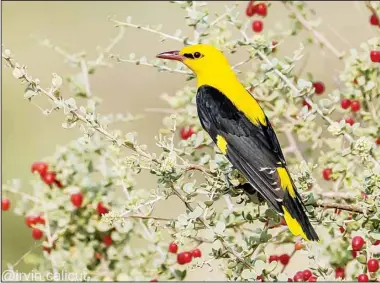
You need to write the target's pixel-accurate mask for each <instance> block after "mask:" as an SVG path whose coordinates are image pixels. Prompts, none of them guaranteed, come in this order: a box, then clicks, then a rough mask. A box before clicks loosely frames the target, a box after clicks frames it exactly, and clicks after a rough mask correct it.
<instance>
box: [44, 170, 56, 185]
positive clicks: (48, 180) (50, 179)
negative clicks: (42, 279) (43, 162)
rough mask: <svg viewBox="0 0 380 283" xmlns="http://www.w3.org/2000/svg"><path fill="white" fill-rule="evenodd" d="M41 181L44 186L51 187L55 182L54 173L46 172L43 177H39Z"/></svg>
mask: <svg viewBox="0 0 380 283" xmlns="http://www.w3.org/2000/svg"><path fill="white" fill-rule="evenodd" d="M41 178H42V181H44V183H45V184H46V185H52V184H53V183H54V182H55V173H54V172H47V173H45V174H43V175H41Z"/></svg>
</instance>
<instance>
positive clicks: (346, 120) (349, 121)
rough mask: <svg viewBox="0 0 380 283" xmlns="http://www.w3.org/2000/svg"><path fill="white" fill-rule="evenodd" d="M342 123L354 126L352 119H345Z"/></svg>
mask: <svg viewBox="0 0 380 283" xmlns="http://www.w3.org/2000/svg"><path fill="white" fill-rule="evenodd" d="M344 121H345V122H346V124H350V125H351V126H352V125H353V124H355V121H354V119H352V118H351V117H347V118H346V119H344Z"/></svg>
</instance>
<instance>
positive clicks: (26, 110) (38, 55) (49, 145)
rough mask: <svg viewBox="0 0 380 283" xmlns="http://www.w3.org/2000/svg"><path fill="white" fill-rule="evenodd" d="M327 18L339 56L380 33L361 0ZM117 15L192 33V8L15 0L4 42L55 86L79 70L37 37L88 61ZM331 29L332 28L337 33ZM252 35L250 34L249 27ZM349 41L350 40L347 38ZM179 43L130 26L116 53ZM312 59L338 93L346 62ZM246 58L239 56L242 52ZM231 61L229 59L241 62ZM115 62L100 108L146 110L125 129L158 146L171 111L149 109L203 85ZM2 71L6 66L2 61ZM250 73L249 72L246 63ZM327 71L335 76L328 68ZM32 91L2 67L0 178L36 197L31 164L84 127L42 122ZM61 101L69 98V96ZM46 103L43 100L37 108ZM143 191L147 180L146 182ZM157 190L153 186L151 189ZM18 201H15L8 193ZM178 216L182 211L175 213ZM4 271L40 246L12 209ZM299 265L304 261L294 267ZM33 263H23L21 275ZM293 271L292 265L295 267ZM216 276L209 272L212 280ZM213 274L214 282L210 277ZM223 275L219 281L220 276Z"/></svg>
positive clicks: (220, 6) (98, 79) (295, 41)
mask: <svg viewBox="0 0 380 283" xmlns="http://www.w3.org/2000/svg"><path fill="white" fill-rule="evenodd" d="M226 3H227V2H218V1H215V2H212V3H210V5H209V8H210V11H211V12H210V14H211V17H214V15H213V12H222V11H224V5H225V4H226ZM272 4H273V5H272V7H271V8H270V9H269V11H268V17H267V18H265V20H264V25H265V26H264V33H265V32H267V31H268V30H269V29H274V28H275V27H276V24H278V23H280V22H282V23H283V24H286V23H287V22H288V18H287V17H288V11H287V10H286V9H285V8H284V7H283V5H282V4H281V3H280V2H273V3H272ZM308 5H309V6H310V7H311V8H313V9H314V10H315V11H316V13H317V15H319V16H320V17H321V18H322V19H323V23H322V25H321V27H320V28H319V29H318V30H319V31H321V32H322V33H323V34H325V35H326V37H327V38H328V39H329V40H330V41H331V42H332V43H333V44H334V46H335V47H336V48H337V49H338V50H348V49H349V48H351V47H352V48H357V47H359V45H360V43H361V42H363V41H366V40H368V39H369V38H371V37H374V36H375V33H374V31H373V30H372V29H371V26H370V25H369V16H370V14H369V11H368V10H367V9H366V8H365V5H364V3H360V2H359V1H352V2H338V1H325V2H322V1H313V2H309V4H308ZM245 7H246V3H244V2H241V5H240V7H239V8H238V9H240V10H241V13H242V19H243V18H245ZM109 16H116V18H117V19H118V20H121V21H124V20H125V19H126V17H127V16H132V22H133V23H135V24H162V25H163V28H162V31H164V32H167V33H169V34H173V33H174V32H175V31H176V30H177V29H182V30H184V31H186V30H188V29H187V27H186V23H185V21H184V16H185V11H184V10H182V9H180V8H179V5H175V4H170V3H169V2H145V1H141V2H140V1H139V2H137V1H135V2H134V1H128V2H112V1H104V2H100V1H99V2H98V1H89V2H79V1H78V2H77V1H68V2H66V1H54V2H49V1H43V2H42V1H25V2H23V1H17V2H11V1H9V2H3V3H2V24H3V25H2V27H3V28H2V31H3V33H2V44H3V48H8V49H10V50H11V51H12V53H13V54H14V56H15V58H16V61H17V62H19V63H21V64H26V65H27V66H28V70H29V73H30V74H31V75H32V76H33V77H38V78H39V79H40V81H41V84H42V85H43V86H46V87H47V86H48V84H49V83H50V80H51V78H52V73H57V74H59V75H61V76H62V77H65V76H67V75H69V74H73V73H76V72H77V70H74V69H72V68H71V67H70V66H69V65H67V64H64V58H63V57H62V56H61V55H59V54H57V53H56V52H54V51H53V50H52V49H48V48H46V47H42V46H40V45H39V44H38V41H37V40H36V38H40V39H44V38H48V39H50V40H51V42H52V43H53V44H54V45H57V46H60V47H61V48H63V49H65V50H67V51H68V52H71V53H76V52H80V51H86V52H87V54H88V57H89V58H95V57H96V56H97V54H98V53H97V51H96V47H97V46H102V47H105V46H107V45H108V44H109V42H110V40H111V39H112V38H114V37H115V36H116V34H117V29H116V28H115V27H114V26H113V24H112V22H110V21H108V17H109ZM331 27H332V28H333V30H332V29H331ZM249 32H250V33H251V34H252V32H251V31H249ZM306 35H307V33H306V32H304V33H302V35H301V36H297V37H289V38H288V39H286V40H285V42H284V44H282V45H281V47H280V48H279V51H278V53H277V54H278V56H283V55H288V54H289V55H291V54H292V51H293V50H294V49H295V48H297V47H298V46H299V43H300V41H301V39H302V38H304V37H305V36H306ZM342 38H343V39H344V40H342ZM180 47H181V44H180V43H178V42H174V41H169V40H167V41H165V42H163V43H160V42H159V37H158V36H157V35H154V34H150V33H147V32H144V31H141V30H136V29H131V28H127V31H126V34H125V37H124V38H123V40H122V41H121V42H120V43H119V44H118V45H117V46H116V48H115V49H114V53H115V54H120V56H121V57H122V58H126V57H127V56H128V54H129V53H131V52H134V53H136V55H137V56H143V55H145V56H146V57H147V58H148V59H152V58H154V57H155V55H156V54H157V53H159V52H162V51H167V50H174V49H178V48H180ZM307 52H308V53H309V54H310V56H309V61H308V64H307V67H306V69H305V74H306V72H312V74H313V75H314V79H316V80H320V81H323V82H324V83H325V85H326V88H327V91H330V90H332V89H333V87H334V77H332V75H337V74H338V72H339V70H341V69H342V67H343V63H342V62H340V61H339V60H338V59H336V57H334V55H332V54H331V53H330V51H328V50H326V51H324V52H321V51H320V49H319V48H318V47H317V46H313V47H308V48H307ZM238 56H239V55H238ZM238 56H235V57H231V58H230V61H231V63H236V62H238V61H240V60H241V58H240V59H239V57H238ZM110 60H111V62H112V63H113V65H114V66H113V67H112V68H100V69H98V71H97V72H96V73H95V74H94V75H93V76H91V77H90V81H91V85H92V92H93V93H94V94H95V95H96V96H100V97H101V98H102V99H103V103H102V105H101V106H100V108H99V110H98V112H99V113H102V114H108V113H119V112H121V113H127V112H131V113H133V114H141V113H143V114H145V116H146V117H145V119H143V120H139V121H137V122H134V123H133V124H127V125H124V126H123V127H122V129H123V131H131V130H133V131H137V132H138V133H139V140H140V141H141V142H143V143H146V144H147V145H148V146H149V148H154V144H155V143H154V136H155V135H156V133H157V131H158V129H159V128H160V126H161V118H162V117H163V114H158V113H147V112H145V111H144V109H145V108H159V107H167V105H166V104H165V102H164V101H162V100H161V99H160V95H161V94H162V93H164V92H166V93H168V94H173V93H174V92H175V91H177V90H179V89H181V88H182V87H183V86H184V84H190V85H193V84H194V83H195V81H190V82H185V79H184V77H183V76H182V75H180V74H170V73H164V72H163V73H158V72H157V70H156V69H154V68H150V67H144V66H135V65H132V64H128V63H120V64H117V63H116V62H115V61H114V60H112V59H110ZM2 65H3V64H2ZM245 68H246V70H248V69H249V66H245ZM326 69H328V70H332V71H329V72H326ZM24 89H25V86H24V85H21V84H20V83H19V82H18V81H17V80H16V79H15V78H14V77H13V76H12V74H11V70H10V69H8V68H4V67H2V102H3V103H2V165H3V166H2V180H3V182H6V181H7V180H10V179H12V178H20V179H21V180H22V181H23V184H24V186H23V190H25V191H28V190H30V188H28V186H27V184H28V180H29V179H30V178H35V176H33V175H32V174H31V172H30V166H31V164H32V162H34V161H36V160H40V159H42V158H43V157H44V156H49V155H51V154H53V152H54V151H55V149H56V146H57V145H64V144H66V143H67V142H69V141H70V140H72V139H74V138H76V137H78V136H79V135H80V132H79V130H78V129H72V130H66V129H63V128H62V127H61V123H62V122H63V119H62V118H63V115H61V114H60V113H53V114H52V115H50V116H44V115H43V114H42V113H41V111H40V110H39V109H38V108H37V107H35V106H34V105H32V104H31V103H29V102H28V101H27V100H24V98H23V91H24ZM63 95H64V96H65V95H69V94H68V93H66V94H65V93H63ZM44 102H45V103H46V101H44V100H37V101H36V103H41V104H43V103H44ZM143 185H145V184H143ZM146 185H147V186H149V184H146ZM9 197H10V199H11V202H13V203H14V202H15V201H17V199H15V198H14V197H13V196H12V195H9ZM171 209H173V211H175V210H176V206H174V207H172V208H171ZM1 236H2V248H3V249H2V267H3V268H6V264H8V263H11V264H14V263H15V262H16V261H17V260H18V259H20V258H21V257H22V256H23V255H24V254H25V253H26V252H28V251H29V250H30V249H31V248H32V247H33V246H34V244H35V243H34V241H33V239H32V237H31V229H29V228H27V226H26V225H25V224H24V219H23V218H22V217H18V216H15V215H14V214H13V213H12V212H11V211H10V212H6V213H2V235H1ZM291 264H293V265H295V266H296V265H297V261H292V263H291ZM30 268H31V267H30V266H27V265H25V264H24V263H23V262H21V263H20V265H18V268H17V269H18V270H19V271H26V270H29V269H30ZM290 268H291V266H290ZM207 276H209V275H207ZM207 278H209V277H207ZM189 279H202V280H203V279H204V280H206V277H204V275H202V274H194V273H190V277H189ZM212 279H214V280H215V279H218V276H216V277H212Z"/></svg>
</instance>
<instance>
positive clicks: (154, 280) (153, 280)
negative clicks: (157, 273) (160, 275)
mask: <svg viewBox="0 0 380 283" xmlns="http://www.w3.org/2000/svg"><path fill="white" fill-rule="evenodd" d="M149 282H158V280H157V279H152V280H150V281H149Z"/></svg>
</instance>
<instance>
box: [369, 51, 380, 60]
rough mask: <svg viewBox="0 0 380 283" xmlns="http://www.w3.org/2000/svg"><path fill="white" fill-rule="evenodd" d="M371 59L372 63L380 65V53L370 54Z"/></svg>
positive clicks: (373, 52)
mask: <svg viewBox="0 0 380 283" xmlns="http://www.w3.org/2000/svg"><path fill="white" fill-rule="evenodd" d="M370 58H371V61H372V62H374V63H376V62H377V63H379V62H380V51H376V50H372V51H371V53H370Z"/></svg>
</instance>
